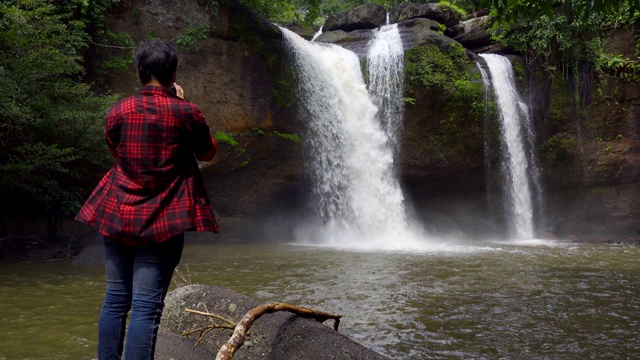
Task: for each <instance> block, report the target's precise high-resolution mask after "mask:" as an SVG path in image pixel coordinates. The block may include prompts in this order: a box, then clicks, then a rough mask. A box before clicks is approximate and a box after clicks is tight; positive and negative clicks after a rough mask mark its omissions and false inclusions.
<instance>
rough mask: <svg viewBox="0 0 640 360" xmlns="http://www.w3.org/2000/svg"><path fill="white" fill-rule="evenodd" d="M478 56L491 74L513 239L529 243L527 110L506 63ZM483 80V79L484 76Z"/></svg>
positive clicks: (530, 221) (530, 218) (501, 59)
mask: <svg viewBox="0 0 640 360" xmlns="http://www.w3.org/2000/svg"><path fill="white" fill-rule="evenodd" d="M480 56H482V58H483V59H484V60H485V61H486V63H487V66H488V67H489V71H490V72H491V84H492V85H493V89H494V92H495V97H496V100H497V104H498V110H499V114H500V133H501V141H502V144H503V146H502V159H503V160H502V161H503V162H504V164H505V169H506V179H505V187H506V189H505V190H506V195H507V201H508V203H507V208H508V209H509V212H510V214H509V215H510V216H509V217H510V219H509V220H510V221H511V224H510V225H511V228H512V230H513V232H514V234H513V236H515V237H516V238H517V239H520V240H526V239H532V238H533V237H534V230H533V206H532V200H531V198H532V196H531V184H530V173H531V171H530V169H531V167H532V164H530V162H531V160H530V159H529V157H528V156H527V152H526V150H525V141H526V133H525V132H526V131H532V130H531V129H532V127H531V125H530V118H529V110H528V107H527V105H526V104H525V103H524V102H523V101H522V100H521V99H520V95H519V94H518V91H517V89H516V86H515V79H514V75H513V68H512V66H511V63H510V62H509V60H508V59H507V58H506V57H504V56H500V55H494V54H481V55H480ZM483 77H484V78H485V79H486V74H485V73H484V72H483ZM486 84H487V83H486V82H485V85H486Z"/></svg>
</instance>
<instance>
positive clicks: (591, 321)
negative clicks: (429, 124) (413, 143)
mask: <svg viewBox="0 0 640 360" xmlns="http://www.w3.org/2000/svg"><path fill="white" fill-rule="evenodd" d="M473 249H474V247H467V248H466V250H465V251H452V252H446V251H445V252H433V251H430V252H366V251H359V252H358V251H347V250H335V249H328V248H315V247H302V246H290V245H276V244H262V245H197V246H196V245H191V246H187V248H186V249H185V253H184V257H183V265H182V266H181V268H180V269H181V272H182V273H183V275H185V277H189V278H190V279H191V281H192V282H199V283H205V284H214V285H220V286H225V287H229V288H231V289H234V290H236V291H238V292H241V293H244V294H247V295H250V296H253V297H255V298H258V299H259V300H261V301H276V300H277V301H285V302H290V303H294V304H298V305H301V306H306V307H311V308H317V309H320V310H326V311H331V312H337V313H341V314H343V315H344V318H343V321H342V322H341V332H342V333H344V334H346V335H348V336H349V337H351V338H353V339H355V340H356V341H359V342H361V343H362V344H364V345H366V346H369V347H371V348H373V349H375V350H376V351H378V352H381V353H383V354H386V355H388V356H390V357H392V358H396V359H400V358H402V359H422V358H436V359H450V358H500V357H506V358H518V359H537V358H552V359H553V358H558V359H559V358H561V359H583V358H625V357H631V356H634V354H636V355H637V354H640V344H638V342H637V335H636V332H635V331H636V330H637V329H638V326H639V325H640V324H639V322H640V315H638V314H640V304H639V302H638V297H639V292H638V289H639V288H640V286H639V285H640V280H639V276H638V275H640V274H639V273H640V256H639V255H640V247H637V246H607V245H576V244H563V243H553V244H546V243H538V244H526V245H522V244H518V245H513V244H504V243H501V244H497V243H491V242H488V243H484V244H482V245H481V246H477V247H475V251H473ZM185 264H188V271H187V267H186V266H185ZM2 267H3V269H2V272H1V273H0V309H2V310H1V311H0V359H27V358H32V359H83V358H84V359H88V358H91V356H93V354H94V353H95V348H96V344H95V339H96V334H95V332H96V330H95V329H96V322H97V317H98V314H99V306H100V303H101V300H102V293H103V290H104V285H103V277H102V276H103V275H102V268H100V267H75V266H71V265H69V264H68V263H55V264H39V265H35V264H2Z"/></svg>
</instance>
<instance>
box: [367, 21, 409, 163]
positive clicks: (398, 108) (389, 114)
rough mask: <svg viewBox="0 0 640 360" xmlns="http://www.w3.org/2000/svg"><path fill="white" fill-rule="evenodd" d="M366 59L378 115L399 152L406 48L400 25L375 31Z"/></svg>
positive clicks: (379, 120) (388, 26) (370, 91)
mask: <svg viewBox="0 0 640 360" xmlns="http://www.w3.org/2000/svg"><path fill="white" fill-rule="evenodd" d="M367 62H368V72H369V93H370V94H371V97H372V98H373V103H374V104H375V105H376V106H377V107H378V114H377V116H376V118H377V120H378V123H380V124H381V125H382V127H383V129H384V131H385V132H386V133H387V136H388V137H389V140H390V142H391V146H392V147H393V149H392V150H393V152H394V154H396V155H397V154H398V153H399V143H400V141H399V140H400V139H399V137H400V133H401V131H402V121H403V113H404V103H403V100H402V94H403V92H404V50H403V47H402V39H401V38H400V31H398V24H393V25H386V26H383V27H381V28H378V29H377V30H376V31H375V33H374V37H373V40H372V42H371V44H370V46H369V52H368V54H367Z"/></svg>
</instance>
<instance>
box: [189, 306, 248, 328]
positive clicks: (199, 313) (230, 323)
mask: <svg viewBox="0 0 640 360" xmlns="http://www.w3.org/2000/svg"><path fill="white" fill-rule="evenodd" d="M184 311H186V312H189V313H192V314H198V315H204V316H208V317H212V318H214V319H218V320H220V321H224V322H225V323H227V324H228V325H230V326H233V327H235V326H236V323H235V322H233V321H231V320H229V319H227V318H225V317H222V316H220V315H216V314H211V313H209V312H204V311H198V310H191V309H185V310H184ZM233 327H232V329H233Z"/></svg>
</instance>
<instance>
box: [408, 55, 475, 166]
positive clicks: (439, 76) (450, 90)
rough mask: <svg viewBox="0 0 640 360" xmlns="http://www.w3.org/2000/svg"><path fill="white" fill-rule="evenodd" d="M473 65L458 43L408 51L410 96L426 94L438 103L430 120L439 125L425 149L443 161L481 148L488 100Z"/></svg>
mask: <svg viewBox="0 0 640 360" xmlns="http://www.w3.org/2000/svg"><path fill="white" fill-rule="evenodd" d="M474 66H475V65H474V64H473V63H472V62H471V61H470V60H469V59H468V57H467V56H466V54H465V50H464V48H463V47H462V46H460V44H457V43H444V44H440V45H435V44H429V45H424V46H420V47H416V48H413V49H411V50H409V51H408V52H407V56H406V62H405V69H406V86H407V89H406V90H407V93H408V94H407V95H409V96H407V97H410V98H413V97H414V96H413V95H415V94H421V93H425V94H426V96H427V97H428V98H429V101H433V102H434V103H437V104H439V105H438V109H437V110H435V111H434V112H433V113H432V114H430V115H431V117H430V118H429V119H428V121H429V122H430V123H431V124H434V123H435V124H437V125H436V126H435V129H433V130H430V131H429V134H428V135H427V136H429V137H430V140H429V141H428V142H426V143H425V146H426V147H427V149H426V150H428V151H429V152H430V153H431V154H433V155H434V156H436V157H438V158H440V159H442V160H447V159H449V158H450V157H451V156H452V155H459V156H464V155H465V154H466V155H468V154H469V153H471V152H475V151H478V150H480V151H481V149H482V141H483V140H482V139H483V136H482V133H483V123H484V113H485V109H484V103H485V100H484V95H483V85H482V81H481V77H480V74H478V73H477V72H476V71H474ZM420 88H422V89H420Z"/></svg>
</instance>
